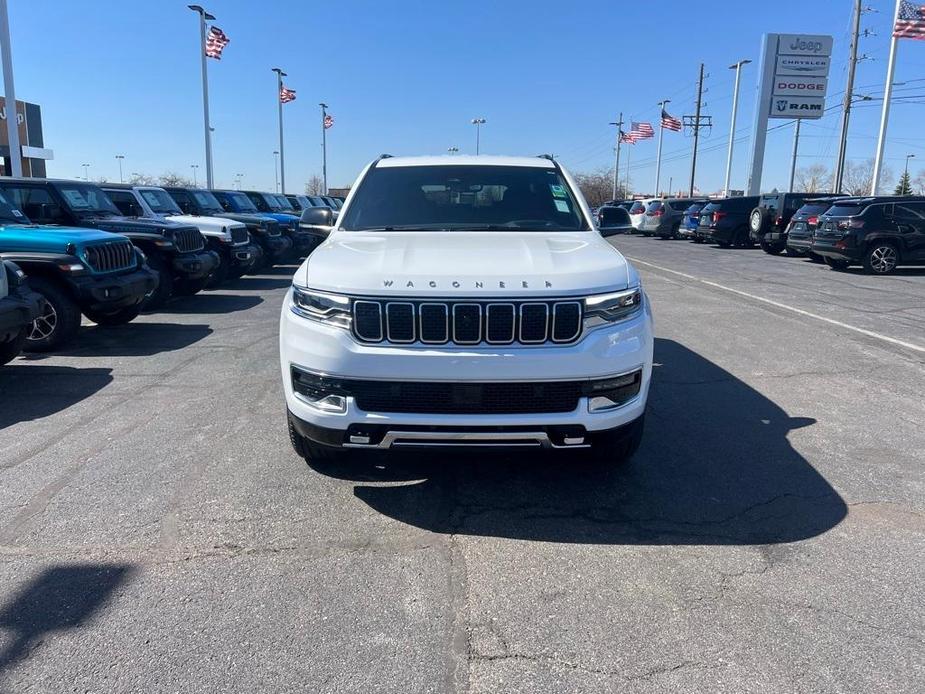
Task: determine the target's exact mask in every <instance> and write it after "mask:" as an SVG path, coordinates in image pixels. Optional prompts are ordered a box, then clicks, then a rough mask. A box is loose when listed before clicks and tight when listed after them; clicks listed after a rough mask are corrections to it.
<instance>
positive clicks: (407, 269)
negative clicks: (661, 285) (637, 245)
mask: <svg viewBox="0 0 925 694" xmlns="http://www.w3.org/2000/svg"><path fill="white" fill-rule="evenodd" d="M631 277H632V278H635V273H634V272H633V271H632V270H631V269H630V268H629V267H628V264H627V262H626V260H625V259H624V258H623V256H622V255H621V254H620V253H619V252H618V251H617V250H616V249H615V248H614V247H613V246H611V245H610V244H609V243H607V241H605V240H604V239H603V238H602V237H601V236H600V235H599V234H598V233H597V232H594V231H585V232H557V233H553V234H549V233H543V232H536V231H534V232H438V233H434V232H397V231H395V232H385V233H375V232H347V231H340V232H335V233H333V234H332V235H331V236H330V237H329V238H328V240H327V241H325V242H324V243H323V244H321V245H320V246H319V247H318V248H316V249H315V250H314V251H313V252H312V254H311V255H310V256H309V258H308V260H307V261H306V263H305V265H303V267H302V268H300V269H299V272H298V273H297V274H296V277H295V280H296V281H297V282H299V283H300V284H305V285H306V286H309V287H312V288H314V289H321V290H327V291H332V292H339V293H344V294H355V295H374V296H404V297H419V296H420V297H424V296H434V297H436V296H440V297H450V298H452V297H457V296H460V297H462V296H472V297H477V296H486V297H503V296H511V297H514V296H518V297H529V296H550V295H555V296H574V295H584V294H594V293H600V292H607V291H613V290H617V289H624V288H626V287H627V286H628V284H629V282H630V279H631Z"/></svg>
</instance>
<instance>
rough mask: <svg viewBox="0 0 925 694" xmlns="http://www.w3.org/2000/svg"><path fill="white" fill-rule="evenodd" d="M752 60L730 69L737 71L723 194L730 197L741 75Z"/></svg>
mask: <svg viewBox="0 0 925 694" xmlns="http://www.w3.org/2000/svg"><path fill="white" fill-rule="evenodd" d="M750 62H752V61H751V60H740V61H739V62H737V63H736V64H735V65H730V66H729V69H730V70H735V71H736V82H735V87H734V88H733V90H732V123H731V124H730V126H729V150H728V152H727V153H726V180H725V183H724V184H723V195H724V196H725V197H727V198H728V197H729V182H730V179H731V177H732V146H733V144H734V141H735V133H736V114H737V113H738V110H739V77H740V75H741V73H742V66H743V65H748V64H749V63H750Z"/></svg>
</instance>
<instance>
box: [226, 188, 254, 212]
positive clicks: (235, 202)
mask: <svg viewBox="0 0 925 694" xmlns="http://www.w3.org/2000/svg"><path fill="white" fill-rule="evenodd" d="M222 197H223V198H224V199H225V201H226V202H227V203H228V204H229V205H230V206H231V208H232V209H233V210H234V211H235V212H257V211H258V210H257V208H256V207H254V203H253V202H251V199H250V198H249V197H247V196H246V195H245V194H244V193H232V192H224V193H222Z"/></svg>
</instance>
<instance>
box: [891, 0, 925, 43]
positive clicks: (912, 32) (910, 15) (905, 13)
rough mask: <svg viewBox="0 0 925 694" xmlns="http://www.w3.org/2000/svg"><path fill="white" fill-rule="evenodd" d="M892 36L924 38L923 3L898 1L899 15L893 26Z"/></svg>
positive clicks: (905, 0)
mask: <svg viewBox="0 0 925 694" xmlns="http://www.w3.org/2000/svg"><path fill="white" fill-rule="evenodd" d="M893 36H895V37H896V38H899V39H919V40H925V5H913V4H912V3H911V2H909V0H902V2H900V3H899V16H898V17H897V18H896V26H895V27H893Z"/></svg>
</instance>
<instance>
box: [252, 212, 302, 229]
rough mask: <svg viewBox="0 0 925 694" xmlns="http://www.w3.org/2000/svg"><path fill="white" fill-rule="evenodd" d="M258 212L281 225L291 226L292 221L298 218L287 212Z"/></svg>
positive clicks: (296, 220)
mask: <svg viewBox="0 0 925 694" xmlns="http://www.w3.org/2000/svg"><path fill="white" fill-rule="evenodd" d="M260 214H262V215H264V216H265V217H269V218H270V219H275V220H276V221H277V222H279V223H280V224H282V225H283V226H291V225H292V223H293V222H296V223H298V221H299V218H298V217H297V216H296V215H294V214H289V213H288V212H261V213H260Z"/></svg>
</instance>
